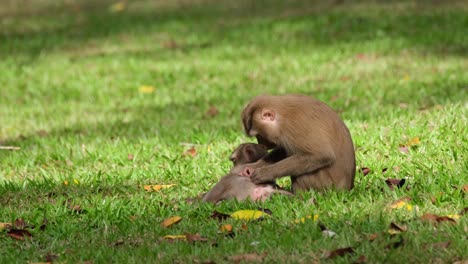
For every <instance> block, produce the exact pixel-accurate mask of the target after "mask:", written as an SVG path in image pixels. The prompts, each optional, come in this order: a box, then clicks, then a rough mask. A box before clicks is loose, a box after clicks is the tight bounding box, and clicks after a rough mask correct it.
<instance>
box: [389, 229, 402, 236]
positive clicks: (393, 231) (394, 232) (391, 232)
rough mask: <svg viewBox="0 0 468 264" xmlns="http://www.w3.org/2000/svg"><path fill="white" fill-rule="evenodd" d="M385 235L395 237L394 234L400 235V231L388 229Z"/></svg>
mask: <svg viewBox="0 0 468 264" xmlns="http://www.w3.org/2000/svg"><path fill="white" fill-rule="evenodd" d="M387 233H389V234H390V235H396V234H400V233H401V231H400V230H397V229H389V230H387Z"/></svg>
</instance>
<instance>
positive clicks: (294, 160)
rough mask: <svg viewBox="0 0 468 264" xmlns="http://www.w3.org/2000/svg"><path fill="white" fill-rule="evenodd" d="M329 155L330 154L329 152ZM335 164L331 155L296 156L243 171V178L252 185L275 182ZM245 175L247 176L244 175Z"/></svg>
mask: <svg viewBox="0 0 468 264" xmlns="http://www.w3.org/2000/svg"><path fill="white" fill-rule="evenodd" d="M330 153H331V152H330ZM334 162H335V156H334V155H333V154H328V152H325V153H317V154H315V155H314V154H296V155H292V156H289V157H287V158H285V159H282V160H280V161H278V162H276V163H273V164H270V165H267V166H263V167H256V168H250V171H248V170H247V173H245V172H246V170H244V171H243V176H249V177H250V179H251V180H252V182H253V183H255V184H258V183H262V182H269V181H275V180H276V179H277V178H281V177H286V176H300V175H303V174H308V173H312V172H314V171H317V170H319V169H322V168H325V167H328V166H330V165H332V164H333V163H334ZM245 174H247V175H245Z"/></svg>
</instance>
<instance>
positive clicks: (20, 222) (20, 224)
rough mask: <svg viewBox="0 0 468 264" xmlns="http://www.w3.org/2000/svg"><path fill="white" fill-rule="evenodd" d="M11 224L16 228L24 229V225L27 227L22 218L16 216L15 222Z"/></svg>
mask: <svg viewBox="0 0 468 264" xmlns="http://www.w3.org/2000/svg"><path fill="white" fill-rule="evenodd" d="M13 226H14V227H15V228H18V229H24V228H26V227H28V226H29V225H28V224H26V222H25V221H24V219H23V218H18V219H16V220H15V222H14V223H13Z"/></svg>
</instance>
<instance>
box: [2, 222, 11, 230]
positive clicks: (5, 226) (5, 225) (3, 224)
mask: <svg viewBox="0 0 468 264" xmlns="http://www.w3.org/2000/svg"><path fill="white" fill-rule="evenodd" d="M12 226H13V225H12V224H11V223H0V231H2V230H3V229H7V228H11V227H12Z"/></svg>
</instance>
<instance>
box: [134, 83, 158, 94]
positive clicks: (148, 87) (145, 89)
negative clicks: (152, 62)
mask: <svg viewBox="0 0 468 264" xmlns="http://www.w3.org/2000/svg"><path fill="white" fill-rule="evenodd" d="M154 90H155V88H154V86H151V85H142V86H140V87H139V88H138V91H139V92H140V93H142V94H149V93H152V92H154Z"/></svg>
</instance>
